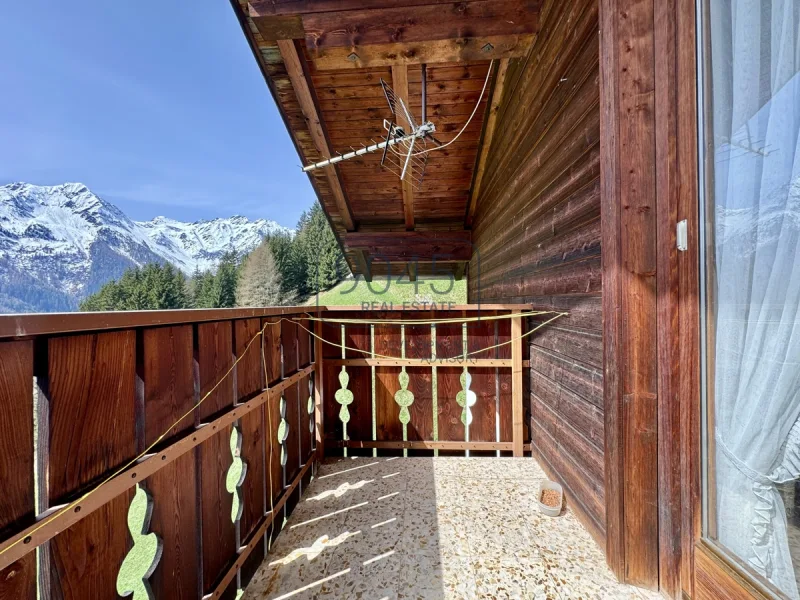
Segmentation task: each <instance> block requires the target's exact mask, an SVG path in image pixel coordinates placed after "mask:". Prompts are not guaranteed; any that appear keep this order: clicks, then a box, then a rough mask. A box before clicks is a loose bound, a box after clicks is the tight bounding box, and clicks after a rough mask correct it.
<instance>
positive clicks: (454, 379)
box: [436, 332, 465, 442]
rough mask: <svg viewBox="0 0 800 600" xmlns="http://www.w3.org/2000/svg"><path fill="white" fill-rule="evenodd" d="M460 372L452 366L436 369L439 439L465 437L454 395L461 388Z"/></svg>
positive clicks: (457, 439) (459, 408) (451, 439)
mask: <svg viewBox="0 0 800 600" xmlns="http://www.w3.org/2000/svg"><path fill="white" fill-rule="evenodd" d="M437 333H438V332H437ZM437 338H438V336H437ZM461 372H462V369H460V368H454V367H440V368H438V369H436V379H437V392H438V394H437V406H438V409H439V440H441V441H453V442H460V441H463V440H464V439H465V432H464V424H463V423H462V422H461V411H462V408H461V407H460V406H459V405H458V403H457V402H456V395H457V394H458V392H459V391H460V390H461V381H460V379H461Z"/></svg>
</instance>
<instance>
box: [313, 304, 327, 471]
mask: <svg viewBox="0 0 800 600" xmlns="http://www.w3.org/2000/svg"><path fill="white" fill-rule="evenodd" d="M317 314H321V313H317ZM314 333H315V334H316V335H317V336H318V337H315V338H314V432H315V435H316V436H317V453H316V454H317V460H319V461H321V460H323V459H324V458H325V406H324V405H323V402H324V398H325V394H324V393H323V381H324V380H325V377H324V373H323V366H322V353H323V348H322V339H321V338H322V321H314Z"/></svg>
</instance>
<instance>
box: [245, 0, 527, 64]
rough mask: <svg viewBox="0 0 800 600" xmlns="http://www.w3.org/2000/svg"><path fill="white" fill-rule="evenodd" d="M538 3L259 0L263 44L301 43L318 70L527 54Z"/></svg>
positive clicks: (256, 15)
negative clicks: (278, 41) (282, 41)
mask: <svg viewBox="0 0 800 600" xmlns="http://www.w3.org/2000/svg"><path fill="white" fill-rule="evenodd" d="M541 4H542V1H541V0H491V1H486V0H465V1H463V2H452V1H443V0H408V1H401V0H366V1H365V2H361V1H360V0H344V1H342V2H335V1H331V0H321V1H319V2H317V1H312V0H288V1H285V2H276V1H275V0H254V1H253V2H251V3H250V4H249V6H248V9H249V15H250V18H251V19H252V20H253V22H254V23H255V25H256V27H257V28H258V30H259V33H260V34H261V36H262V37H263V38H264V40H266V41H277V40H281V39H301V38H304V39H305V42H306V47H307V48H308V50H309V52H310V54H311V56H312V58H313V61H314V64H315V66H316V67H317V68H318V69H323V70H325V69H346V68H352V67H355V68H361V67H371V66H387V65H392V64H420V63H431V64H432V63H439V62H462V61H473V60H489V59H500V58H509V57H514V56H523V55H524V54H525V53H526V51H527V49H528V47H529V46H530V44H531V42H532V40H533V36H534V35H535V34H536V33H537V32H538V29H539V11H540V9H541Z"/></svg>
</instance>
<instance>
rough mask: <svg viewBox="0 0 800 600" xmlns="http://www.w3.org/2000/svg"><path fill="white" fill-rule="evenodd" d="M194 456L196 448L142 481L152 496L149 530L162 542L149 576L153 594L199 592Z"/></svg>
mask: <svg viewBox="0 0 800 600" xmlns="http://www.w3.org/2000/svg"><path fill="white" fill-rule="evenodd" d="M196 457H197V454H196V453H195V452H189V453H187V454H185V455H183V456H181V457H180V458H178V459H177V460H176V461H174V462H172V463H170V464H169V465H167V466H166V467H164V468H163V469H161V470H160V471H158V472H157V473H155V474H154V475H152V476H151V477H149V478H148V479H147V480H146V482H145V484H144V488H145V489H146V490H147V491H148V493H149V494H150V496H151V497H152V499H153V514H152V518H151V520H150V531H154V532H156V533H157V534H158V536H159V537H160V538H161V540H162V543H163V545H164V546H163V552H162V554H161V560H160V561H159V563H158V566H157V567H156V570H155V571H154V572H153V575H152V576H151V577H150V585H151V587H152V589H153V594H154V595H155V597H156V598H175V599H177V600H183V599H186V600H190V599H192V598H197V597H198V596H199V595H201V591H200V533H201V532H200V528H199V527H198V523H199V514H198V502H197V498H198V494H199V490H198V486H197V468H196V465H195V461H196Z"/></svg>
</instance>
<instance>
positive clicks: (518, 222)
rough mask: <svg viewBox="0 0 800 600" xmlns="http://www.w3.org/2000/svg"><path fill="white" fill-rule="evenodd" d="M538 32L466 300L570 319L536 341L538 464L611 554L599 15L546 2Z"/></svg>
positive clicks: (517, 66)
mask: <svg viewBox="0 0 800 600" xmlns="http://www.w3.org/2000/svg"><path fill="white" fill-rule="evenodd" d="M540 22H541V30H540V33H539V34H538V36H537V38H536V40H535V42H534V44H533V47H532V48H531V51H530V53H529V55H528V57H527V58H526V59H519V60H511V61H510V63H509V66H508V70H507V73H506V80H505V85H504V91H503V99H502V102H501V104H500V106H499V108H498V114H497V120H496V126H495V130H494V135H493V138H492V142H491V147H490V150H489V153H488V157H487V162H486V165H485V171H484V175H483V182H482V185H481V188H480V195H479V197H478V201H477V207H476V211H475V216H474V221H473V242H474V245H475V248H476V252H475V255H474V256H473V259H472V261H471V262H470V265H469V301H470V302H472V303H475V302H479V301H480V302H530V303H533V305H534V308H536V309H540V310H558V311H568V312H569V313H570V315H569V317H566V318H562V319H560V320H558V321H557V322H555V323H554V324H552V325H548V326H547V327H546V328H544V329H543V330H541V332H540V333H536V334H534V335H533V336H531V337H530V338H528V339H529V344H528V345H529V350H530V366H531V368H530V403H529V406H528V409H529V419H530V425H531V430H532V445H533V454H534V456H536V457H537V458H538V459H539V460H540V462H542V464H543V466H544V467H545V469H546V470H548V471H549V473H550V474H551V476H553V477H555V478H556V479H557V480H559V481H560V482H561V483H562V484H563V485H564V487H565V489H566V492H567V496H568V499H569V501H570V502H571V505H572V507H573V508H574V509H575V510H576V512H577V513H578V515H579V516H580V517H581V518H582V521H583V522H584V524H585V525H586V526H587V528H588V529H589V531H590V532H591V533H592V534H593V535H594V537H595V539H597V540H598V542H599V543H600V544H601V546H604V545H605V523H606V514H605V486H604V477H605V475H604V437H603V427H604V408H603V371H602V366H603V343H602V306H601V292H602V282H601V247H600V237H601V236H600V163H599V158H600V129H599V119H600V112H599V50H598V5H597V2H595V1H591V2H582V1H579V0H569V1H563V2H559V1H553V0H550V1H547V2H545V3H544V5H543V7H542V12H541V21H540ZM536 323H537V322H536V321H534V322H532V323H530V324H529V325H530V326H533V325H535V324H536Z"/></svg>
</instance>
